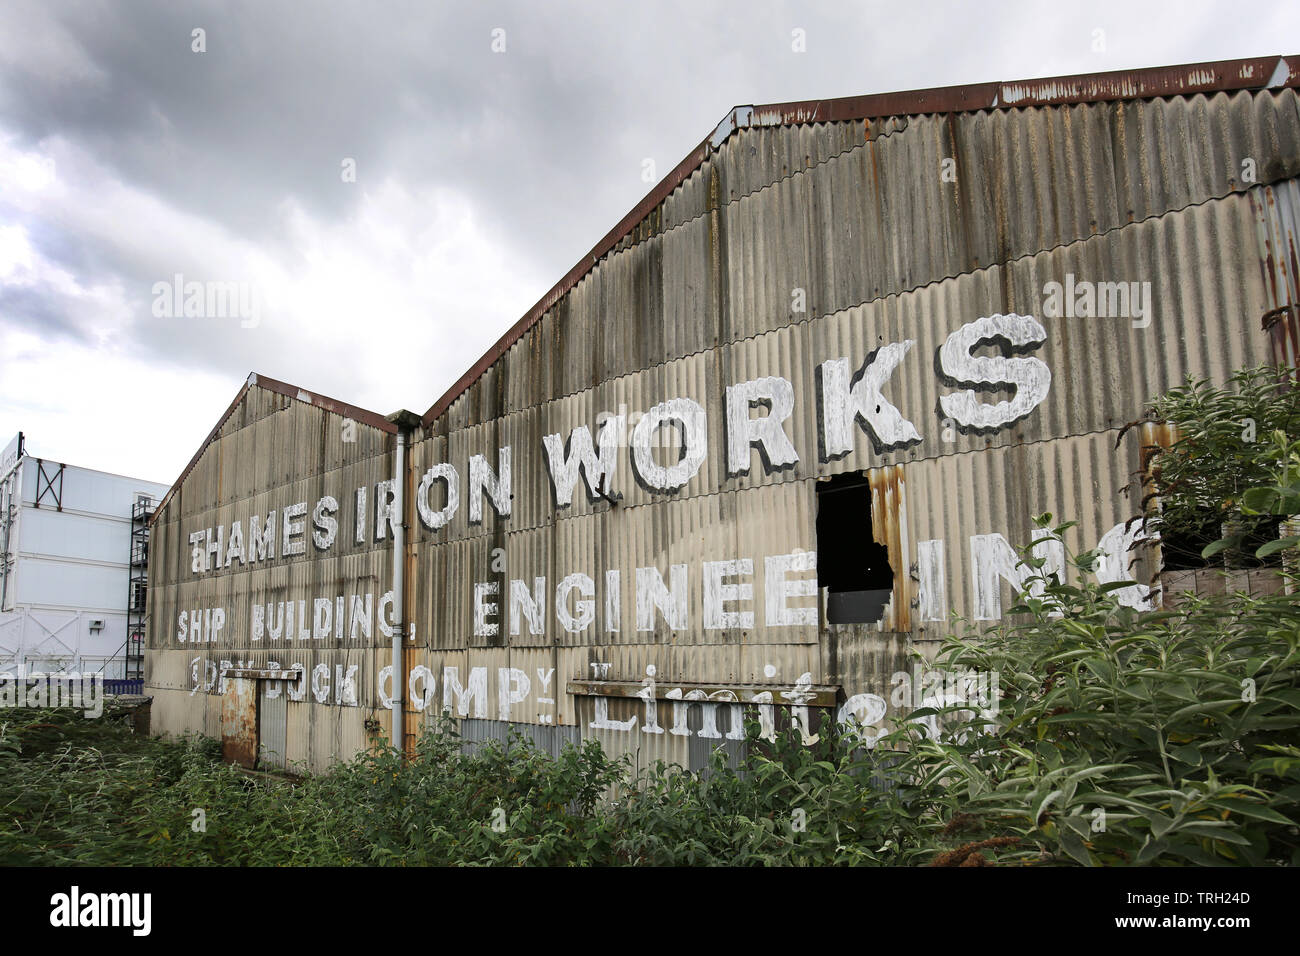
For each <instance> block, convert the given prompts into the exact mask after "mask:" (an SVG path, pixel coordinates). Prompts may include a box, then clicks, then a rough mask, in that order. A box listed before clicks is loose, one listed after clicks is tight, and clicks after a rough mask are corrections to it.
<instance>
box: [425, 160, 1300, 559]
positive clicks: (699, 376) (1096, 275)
mask: <svg viewBox="0 0 1300 956" xmlns="http://www.w3.org/2000/svg"><path fill="white" fill-rule="evenodd" d="M1278 195H1279V196H1281V197H1283V198H1284V199H1287V198H1290V199H1292V200H1293V199H1294V198H1295V197H1296V196H1298V195H1300V192H1298V191H1297V189H1296V187H1295V185H1294V184H1290V185H1287V186H1285V187H1283V188H1282V189H1281V190H1280V192H1279V193H1278ZM1255 208H1256V204H1255V203H1254V202H1253V201H1252V200H1251V199H1250V198H1248V197H1245V196H1232V197H1229V198H1227V199H1224V200H1221V201H1216V202H1211V203H1207V204H1205V205H1202V206H1196V207H1193V208H1191V209H1188V210H1185V211H1183V212H1180V213H1174V214H1170V215H1168V216H1165V217H1162V218H1160V219H1157V220H1152V221H1148V222H1144V223H1140V224H1135V225H1133V226H1130V227H1128V228H1126V229H1122V230H1117V231H1113V232H1111V233H1108V234H1106V235H1103V236H1097V237H1095V238H1093V239H1090V240H1086V241H1083V242H1079V243H1075V244H1073V245H1071V246H1066V247H1060V248H1057V249H1054V250H1052V251H1050V252H1045V253H1041V254H1039V255H1037V256H1034V257H1026V258H1022V259H1019V260H1017V261H1016V262H1014V263H1012V264H1011V265H1010V266H1009V267H1007V268H999V267H994V268H987V269H982V270H979V271H978V272H975V273H971V274H968V275H963V276H961V277H959V278H957V279H953V280H948V281H945V282H942V283H938V284H935V285H931V286H927V287H926V288H923V289H920V290H918V291H916V292H914V293H908V294H906V295H903V296H897V297H891V298H889V299H887V300H884V301H883V302H880V303H873V304H871V305H867V306H863V307H860V308H854V309H849V310H845V311H843V312H840V313H837V314H835V315H831V316H826V317H823V318H818V319H813V320H810V321H808V322H804V323H800V324H798V325H795V326H787V327H784V328H781V329H777V330H774V331H770V332H767V333H765V334H762V335H759V336H755V337H752V338H749V339H746V340H745V341H743V342H740V343H737V344H735V345H734V346H730V347H723V348H720V349H718V350H717V351H716V352H709V353H700V354H696V355H692V356H689V357H686V358H683V359H679V360H676V361H674V362H671V363H668V364H667V365H663V366H658V367H655V368H652V369H648V370H646V371H644V372H641V373H637V374H635V375H630V376H627V377H624V378H621V379H618V380H615V381H611V382H607V383H604V384H602V385H601V386H599V387H597V388H595V389H591V390H588V391H586V392H583V393H581V394H579V395H575V396H569V397H566V398H563V399H559V400H557V401H552V402H549V403H547V404H546V405H544V406H542V407H540V408H537V409H530V410H527V411H523V412H519V413H515V414H512V415H510V416H508V417H506V418H504V419H501V420H498V421H496V422H493V423H489V424H487V425H480V426H475V427H473V428H469V429H465V430H458V431H455V432H453V433H452V434H451V435H450V437H449V438H441V437H438V438H434V439H432V440H430V441H425V442H420V443H417V446H416V452H415V456H414V461H415V467H416V468H417V471H419V470H423V469H426V468H427V467H430V466H431V465H432V464H434V463H436V462H439V461H444V460H449V461H450V462H451V463H452V464H453V465H454V466H455V467H456V468H457V469H458V471H459V472H460V473H461V485H462V502H461V506H460V509H459V510H458V512H457V514H456V515H455V517H454V518H453V520H452V522H451V523H450V525H449V526H448V527H447V528H445V529H442V530H440V531H438V532H436V533H433V532H430V531H428V530H427V529H426V528H424V527H423V526H422V527H421V528H420V530H419V531H418V533H417V537H418V538H419V539H420V540H422V541H427V540H429V539H433V540H436V541H450V540H457V539H473V538H476V537H481V538H488V539H492V540H497V536H499V534H500V532H501V530H502V529H503V528H508V529H509V530H510V533H511V534H518V533H522V532H523V531H526V530H531V529H540V528H549V527H551V526H552V523H554V526H555V527H556V528H557V529H560V530H562V529H563V528H564V527H565V526H566V524H567V522H570V521H573V520H575V519H576V518H578V517H580V516H584V515H592V514H595V513H597V512H599V513H602V514H604V513H608V512H610V511H611V507H610V505H609V504H608V503H607V502H603V501H598V502H596V503H592V502H590V501H588V500H587V496H586V494H585V493H584V492H583V491H578V492H576V493H575V496H574V497H575V502H574V503H573V504H572V505H571V506H570V507H568V508H566V509H562V510H561V511H560V512H558V513H557V511H556V509H555V508H554V504H553V498H552V490H551V486H550V483H549V481H548V479H547V477H546V476H547V473H548V472H547V457H546V453H545V451H544V449H543V446H542V441H541V439H542V436H543V435H546V434H559V435H560V436H561V437H562V438H567V437H568V435H569V434H570V432H571V431H572V430H573V429H574V428H575V427H578V426H580V425H586V426H588V427H589V428H591V429H592V430H593V433H594V432H595V430H596V427H597V420H598V417H599V416H601V415H602V413H603V414H611V413H617V412H620V411H625V412H626V413H627V414H628V415H629V416H635V415H637V414H639V413H641V412H643V411H645V410H646V409H648V408H649V407H650V406H651V405H653V404H655V403H657V402H660V401H663V400H665V399H668V398H673V397H678V396H683V397H689V398H692V399H694V400H695V401H697V402H699V403H700V404H702V405H703V406H704V407H705V409H706V412H707V415H708V435H709V445H710V447H709V451H710V454H709V456H708V458H707V459H706V461H705V464H704V465H703V467H702V468H701V469H700V471H699V472H698V474H697V475H696V476H695V477H693V478H692V479H691V480H690V481H689V482H688V483H687V484H686V486H685V487H684V488H683V489H682V491H681V492H679V493H677V494H676V495H672V496H669V495H665V494H662V493H658V494H652V493H650V492H649V491H647V490H646V489H645V488H643V487H642V486H640V485H639V484H637V483H636V482H635V481H633V480H632V474H631V469H630V465H629V461H628V451H627V449H626V448H623V449H621V450H620V457H619V463H618V472H617V478H616V481H615V488H616V490H618V491H620V492H621V493H622V495H623V499H622V500H621V501H620V503H619V505H618V506H617V507H616V508H613V509H612V510H613V511H614V512H616V513H619V514H622V513H627V514H632V513H634V512H635V511H636V509H637V508H638V507H640V506H642V505H647V504H651V503H654V502H659V501H669V500H672V501H675V502H680V501H683V500H688V499H693V498H697V497H710V496H716V495H720V494H727V493H729V492H731V491H744V490H747V489H752V488H756V487H760V486H763V485H767V484H775V483H786V482H797V481H801V480H806V479H807V478H808V477H810V476H811V475H813V474H831V473H837V472H846V471H861V470H865V469H868V468H872V467H875V466H877V465H880V464H882V463H894V464H897V463H903V462H908V461H916V460H921V459H925V458H931V457H935V456H939V455H950V454H960V453H963V452H968V451H974V450H979V449H983V448H989V447H997V446H1004V445H1011V444H1017V443H1022V442H1028V443H1032V442H1040V441H1045V440H1048V439H1051V438H1055V437H1064V436H1066V435H1071V434H1085V433H1089V432H1096V431H1101V430H1105V429H1108V428H1112V427H1115V426H1117V425H1121V424H1123V423H1125V422H1127V421H1131V420H1133V419H1135V418H1137V417H1138V416H1139V415H1140V414H1141V411H1142V409H1143V407H1144V405H1145V403H1146V402H1147V401H1148V400H1149V399H1150V398H1151V397H1152V396H1154V395H1156V394H1159V393H1161V392H1163V391H1164V390H1166V389H1167V388H1168V387H1170V386H1171V385H1174V384H1177V383H1178V382H1180V381H1181V380H1182V379H1183V377H1184V376H1186V375H1189V374H1191V375H1196V376H1203V377H1210V378H1215V379H1218V380H1222V379H1225V378H1226V377H1227V375H1228V374H1229V373H1230V371H1231V370H1232V369H1234V368H1239V367H1241V366H1243V365H1249V364H1254V363H1256V362H1260V361H1265V360H1267V358H1268V354H1269V352H1268V343H1267V339H1266V338H1265V337H1264V336H1263V335H1262V334H1261V333H1260V332H1259V330H1258V326H1257V325H1256V324H1255V322H1256V317H1257V316H1260V315H1262V314H1263V313H1264V312H1265V311H1266V310H1267V308H1268V305H1269V302H1270V300H1269V297H1268V296H1267V295H1266V290H1265V287H1264V284H1263V281H1262V277H1261V275H1260V270H1259V269H1258V267H1257V265H1256V262H1257V260H1256V257H1255V252H1254V249H1255V242H1254V239H1255V233H1256V218H1255ZM1067 274H1068V275H1074V276H1076V277H1077V278H1078V279H1079V280H1084V279H1085V278H1088V277H1091V278H1092V279H1093V280H1094V281H1108V280H1112V279H1113V280H1125V281H1140V282H1149V283H1150V285H1151V289H1150V292H1151V300H1152V303H1153V305H1154V313H1155V314H1154V317H1153V318H1152V321H1151V324H1150V326H1149V327H1146V328H1135V327H1134V326H1133V322H1132V321H1130V320H1129V319H1126V318H1091V319H1088V318H1058V319H1049V318H1046V317H1043V302H1044V296H1043V291H1042V290H1043V288H1044V286H1045V284H1046V283H1048V282H1054V281H1055V282H1061V281H1063V280H1064V279H1065V277H1066V275H1067ZM1012 312H1021V313H1023V314H1029V315H1035V316H1038V317H1039V318H1040V320H1041V323H1042V325H1043V326H1044V328H1045V330H1046V339H1045V342H1044V344H1043V345H1042V346H1041V347H1040V348H1037V349H1033V350H1030V351H1028V353H1027V354H1030V355H1032V356H1034V357H1036V358H1039V359H1041V360H1042V361H1044V362H1045V363H1046V364H1047V365H1048V367H1049V368H1050V369H1051V372H1052V384H1051V387H1050V391H1049V393H1048V396H1047V398H1046V400H1045V401H1044V402H1043V403H1042V404H1041V405H1039V406H1037V407H1036V408H1035V409H1034V411H1033V412H1032V413H1031V414H1030V415H1029V417H1028V418H1027V419H1025V420H1024V421H1021V422H1019V423H1017V424H1016V425H1015V426H1013V427H1010V428H1005V429H1002V430H1000V431H999V432H998V433H996V434H991V435H990V434H979V433H969V434H962V433H959V432H957V431H956V430H950V429H945V426H944V419H943V417H942V412H941V411H940V409H939V399H940V397H941V396H943V395H947V394H950V393H952V392H954V391H960V390H961V389H960V387H959V386H956V385H953V384H945V382H944V381H943V380H942V379H941V377H940V375H939V374H938V372H937V371H936V364H937V362H936V355H937V352H938V350H939V347H940V346H941V345H943V343H944V341H945V340H946V339H947V337H948V336H949V335H950V334H951V333H952V332H953V331H955V330H956V329H957V328H958V327H960V326H961V325H963V324H965V323H967V322H970V321H973V320H974V319H976V318H978V317H980V316H984V315H991V314H995V313H1012ZM904 340H911V341H913V342H914V343H915V344H914V345H913V346H912V347H911V349H910V351H909V353H908V354H907V356H906V357H905V358H904V360H903V363H902V364H901V365H900V367H899V369H898V370H897V372H896V373H895V374H894V375H893V377H892V378H891V379H890V381H889V383H888V385H887V386H886V387H885V389H884V391H885V394H886V396H887V398H888V399H889V400H890V401H891V402H893V404H894V405H895V406H896V407H898V409H899V410H900V412H901V413H902V414H903V415H904V416H905V417H907V418H908V419H909V420H911V421H913V422H914V423H915V424H916V426H917V428H918V431H919V432H920V434H921V435H922V442H921V443H920V444H919V445H914V446H912V447H909V448H906V449H894V450H887V451H880V452H877V451H876V450H874V449H873V448H872V447H871V445H870V442H868V441H866V440H865V439H863V440H859V441H858V443H857V449H856V450H855V451H854V452H852V453H851V454H849V455H847V456H846V457H844V458H842V459H839V460H836V461H833V462H826V463H821V462H819V461H818V459H819V454H820V452H819V446H818V434H819V429H818V418H817V415H818V408H817V402H816V395H817V383H816V380H815V373H816V370H817V367H818V365H819V364H820V363H821V362H823V361H826V360H828V359H833V358H839V357H847V358H848V359H849V360H850V362H851V364H852V365H853V367H854V368H857V367H858V365H859V364H860V363H861V362H862V361H863V360H864V359H865V358H866V356H868V355H869V354H871V353H872V352H874V351H875V350H876V349H877V348H878V347H879V346H880V345H882V344H884V343H887V342H900V341H904ZM767 375H776V376H781V377H784V378H786V379H788V380H790V381H791V382H792V383H793V386H794V394H795V400H796V404H795V410H794V414H793V416H792V419H791V421H790V423H789V424H788V429H787V430H788V432H789V434H790V436H791V439H792V441H793V443H794V446H795V448H796V450H797V452H798V454H799V456H800V462H799V463H798V465H796V466H795V467H794V468H792V469H789V470H785V471H778V472H775V473H770V474H769V473H765V472H764V471H763V470H762V469H761V468H757V467H756V468H755V469H754V470H753V471H752V472H751V474H750V475H747V476H740V477H728V476H727V475H726V473H725V449H724V447H723V438H724V435H725V424H724V421H723V415H724V407H723V402H722V396H723V392H724V389H725V387H726V386H727V385H729V384H731V383H734V382H739V381H745V380H747V379H750V378H756V377H761V376H767ZM999 397H1002V396H999ZM629 431H630V429H629ZM665 435H666V436H668V438H672V436H673V430H672V429H667V430H665ZM498 443H499V444H501V445H507V444H508V445H510V446H511V449H512V456H513V463H512V472H513V476H514V477H513V479H512V491H513V493H514V500H513V502H512V508H513V512H512V515H511V518H510V519H509V521H508V522H499V519H498V518H497V517H496V515H495V512H494V510H493V508H492V507H491V506H490V504H487V503H485V504H484V523H483V525H482V526H481V528H480V527H475V526H471V525H470V524H469V523H468V512H469V509H468V501H467V500H465V496H466V495H467V490H466V479H467V467H466V463H467V461H468V458H469V456H470V455H471V454H482V455H485V456H486V457H487V458H488V460H489V462H492V463H493V464H494V465H495V462H496V457H497V447H498ZM448 447H449V448H450V455H449V456H448V454H447V452H446V451H445V450H444V449H446V448H448ZM663 453H665V454H667V453H668V450H663ZM435 499H436V500H435V501H434V506H435V507H439V506H441V504H442V501H443V499H442V498H441V497H440V491H439V492H436V493H435ZM715 507H717V508H719V509H723V508H725V506H723V505H721V504H719V505H716V506H715ZM749 507H754V506H752V505H741V504H739V503H737V504H736V505H735V506H734V507H733V508H732V513H740V512H739V510H738V509H742V508H749ZM764 513H765V514H767V513H768V512H764ZM773 520H776V521H780V520H785V519H783V518H780V517H778V518H775V519H773ZM639 547H640V546H638V548H639ZM656 550H661V549H656V548H653V547H652V548H651V549H650V550H649V551H645V550H639V552H638V553H654V552H655V551H656Z"/></svg>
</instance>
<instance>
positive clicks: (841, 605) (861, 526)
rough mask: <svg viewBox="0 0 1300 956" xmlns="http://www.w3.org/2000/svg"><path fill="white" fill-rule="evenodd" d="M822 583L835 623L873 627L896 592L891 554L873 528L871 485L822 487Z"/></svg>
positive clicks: (855, 482)
mask: <svg viewBox="0 0 1300 956" xmlns="http://www.w3.org/2000/svg"><path fill="white" fill-rule="evenodd" d="M817 584H818V586H819V587H823V588H827V589H828V590H829V592H830V594H829V596H828V600H827V610H826V615H827V620H828V622H829V623H831V624H873V623H875V622H876V621H879V620H880V619H881V618H882V617H884V615H885V605H887V604H888V603H889V596H890V594H891V593H892V591H893V588H894V569H893V568H891V567H890V566H889V554H888V552H887V551H886V549H885V546H884V545H882V544H877V543H876V541H875V535H874V534H873V533H872V527H871V486H870V484H868V482H867V480H866V479H865V478H862V477H861V476H858V475H836V476H835V477H833V478H832V479H831V480H830V481H819V482H817Z"/></svg>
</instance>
